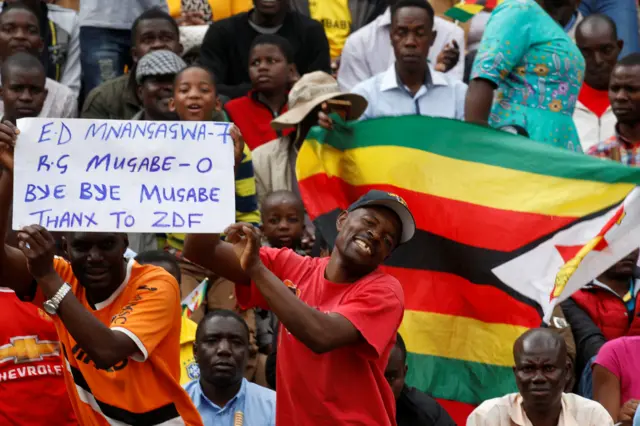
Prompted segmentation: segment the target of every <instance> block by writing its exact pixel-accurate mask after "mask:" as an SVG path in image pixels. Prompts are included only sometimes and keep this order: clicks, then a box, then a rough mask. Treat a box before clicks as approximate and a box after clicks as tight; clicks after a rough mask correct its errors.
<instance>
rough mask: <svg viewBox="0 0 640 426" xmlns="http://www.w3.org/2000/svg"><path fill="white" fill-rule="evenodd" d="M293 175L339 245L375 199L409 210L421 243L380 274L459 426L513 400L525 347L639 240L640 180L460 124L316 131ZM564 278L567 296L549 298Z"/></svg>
mask: <svg viewBox="0 0 640 426" xmlns="http://www.w3.org/2000/svg"><path fill="white" fill-rule="evenodd" d="M296 168H297V175H298V181H299V185H300V191H301V194H302V198H303V201H304V204H305V206H306V208H307V210H308V212H309V215H310V216H311V218H312V219H313V220H314V223H315V224H316V226H317V227H318V229H319V230H320V232H321V234H322V235H323V237H324V238H325V239H326V240H327V242H328V243H329V245H330V246H333V242H334V241H335V236H336V228H335V221H336V218H337V216H338V214H339V212H340V211H341V210H342V209H345V208H347V207H348V206H349V205H350V204H351V203H352V202H353V201H355V200H356V199H357V198H359V197H360V196H361V195H363V194H365V193H366V192H367V191H369V190H370V189H374V188H375V189H381V190H385V191H388V192H393V193H395V194H397V195H399V196H401V197H402V198H404V200H405V201H406V202H407V204H408V205H409V208H410V209H411V211H412V213H413V214H414V216H415V219H416V224H417V227H418V230H417V231H416V235H415V237H414V238H413V240H411V241H410V242H409V243H408V244H406V245H404V246H401V247H400V248H399V249H398V250H396V251H395V252H394V254H393V255H392V256H391V258H390V259H389V260H388V262H387V263H386V265H385V267H384V268H385V269H386V270H387V271H388V272H389V273H391V274H392V275H394V276H396V277H397V278H398V279H399V280H400V282H401V283H402V285H403V287H404V292H405V304H406V306H405V307H406V311H405V316H404V322H403V324H402V327H401V329H400V332H401V334H402V335H403V337H404V339H405V341H406V343H407V348H408V351H409V355H408V363H409V373H408V376H407V381H408V382H409V384H411V385H413V386H416V387H417V388H419V389H421V390H423V391H426V392H428V393H429V394H431V395H433V396H434V397H435V398H437V399H438V400H439V401H440V402H441V403H442V404H443V406H444V407H445V408H446V409H447V410H448V411H449V413H450V414H451V415H452V416H453V417H454V420H456V422H457V423H458V424H460V425H463V424H465V422H466V417H467V415H468V414H469V413H470V412H471V410H472V409H473V408H474V407H475V406H476V405H478V404H479V403H481V402H482V401H484V400H486V399H489V398H494V397H499V396H503V395H505V394H507V393H510V392H515V391H516V386H515V381H514V379H513V373H512V370H511V366H512V365H513V356H512V347H513V343H514V341H515V340H516V338H517V337H518V336H519V335H520V334H521V333H523V332H524V331H525V330H527V329H528V328H532V327H538V326H539V325H540V324H541V319H542V312H543V311H545V312H546V311H548V310H549V309H552V307H553V303H555V302H557V301H559V300H562V299H566V298H567V297H568V296H569V293H567V292H568V291H569V290H568V289H569V288H571V291H575V290H576V289H577V288H579V287H580V286H582V285H584V284H586V283H587V282H588V281H589V280H590V279H592V278H593V277H595V276H596V275H597V274H599V273H601V272H602V271H604V270H605V269H606V268H607V267H608V266H610V265H612V264H613V263H615V262H616V261H617V260H619V259H620V258H622V257H623V256H624V255H626V254H627V253H629V252H630V251H632V250H633V248H634V247H637V246H638V243H639V242H640V234H639V231H640V206H638V204H639V203H637V202H635V204H634V203H631V204H633V205H632V206H631V205H629V206H627V207H628V208H631V207H633V209H636V210H638V211H637V212H636V213H637V214H626V215H624V214H623V213H621V212H620V210H621V209H623V207H624V206H625V204H623V201H624V200H625V198H626V197H627V195H629V194H630V193H632V192H633V193H635V191H633V190H634V188H635V186H636V185H637V184H640V169H633V168H630V167H626V166H622V165H620V164H618V163H614V162H611V161H603V160H599V159H594V158H591V157H588V156H586V155H582V154H576V153H573V152H569V151H565V150H561V149H558V148H553V147H549V146H546V145H543V144H540V143H536V142H532V141H530V140H528V139H526V138H523V137H521V136H516V135H512V134H509V133H506V132H501V131H497V130H494V129H489V128H484V127H479V126H475V125H471V124H468V123H463V122H460V121H454V120H447V119H439V118H428V117H420V116H406V117H395V118H381V119H376V120H369V121H362V122H356V123H349V124H344V123H343V122H337V123H336V129H335V130H334V131H332V132H326V131H324V130H323V129H320V128H314V129H312V130H311V132H310V133H309V136H308V137H307V140H306V141H305V143H304V144H303V146H302V148H301V150H300V153H299V156H298V162H297V167H296ZM628 201H629V198H627V201H626V202H628ZM632 216H635V217H637V218H638V219H633V220H631V217H632ZM625 217H626V218H627V219H625ZM625 220H626V221H625ZM623 225H624V227H625V229H622V228H621V229H618V227H622V226H623ZM602 240H606V241H607V243H606V244H603V243H602V242H601V241H602ZM585 247H586V248H585ZM594 248H595V249H598V248H599V250H595V249H594ZM627 249H628V251H627V252H626V253H624V254H621V253H623V252H625V250H627ZM579 255H580V256H582V257H581V258H580V256H579ZM578 258H579V260H581V262H578V264H577V266H576V261H575V259H578ZM571 262H573V263H571ZM527 265H535V268H531V267H528V266H527ZM566 265H573V266H576V268H573V266H571V267H567V266H566ZM572 268H573V269H572ZM514 271H515V272H514ZM518 271H520V272H519V273H518ZM561 271H564V273H565V274H564V275H563V277H565V278H567V280H565V281H563V282H564V283H565V284H566V282H567V281H568V282H569V284H568V285H567V292H563V291H562V289H560V293H558V294H561V296H560V297H558V296H556V297H555V298H554V297H552V295H553V294H555V293H556V292H557V290H558V288H557V287H556V282H555V281H556V277H557V276H558V277H559V276H560V275H561V274H560V273H561ZM572 274H574V276H573V278H575V279H573V278H571V277H572ZM498 276H500V277H501V278H498ZM576 277H577V278H576ZM576 280H577V281H576ZM580 280H582V281H584V282H578V281H580ZM571 283H573V284H571ZM576 283H578V284H576ZM576 285H577V287H576Z"/></svg>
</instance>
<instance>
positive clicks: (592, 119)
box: [573, 101, 618, 152]
mask: <svg viewBox="0 0 640 426" xmlns="http://www.w3.org/2000/svg"><path fill="white" fill-rule="evenodd" d="M573 121H574V123H576V129H577V130H578V136H579V137H580V145H581V146H582V150H583V151H584V152H587V151H589V148H591V147H592V146H594V145H597V144H599V143H600V142H602V141H605V140H607V139H609V138H610V137H611V136H614V135H615V134H616V123H617V122H618V119H617V118H616V116H615V114H614V113H613V110H612V109H611V107H609V108H607V110H606V111H605V112H604V114H602V117H598V116H597V115H595V114H594V113H593V112H591V110H590V109H589V108H587V107H586V106H584V105H583V104H582V102H580V101H578V102H576V109H575V110H574V112H573Z"/></svg>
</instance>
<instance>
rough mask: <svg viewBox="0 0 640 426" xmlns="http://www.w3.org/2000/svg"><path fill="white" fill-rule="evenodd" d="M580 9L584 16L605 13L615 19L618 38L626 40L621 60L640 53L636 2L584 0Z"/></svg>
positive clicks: (626, 0) (631, 0)
mask: <svg viewBox="0 0 640 426" xmlns="http://www.w3.org/2000/svg"><path fill="white" fill-rule="evenodd" d="M579 9H580V12H581V13H582V14H583V15H584V16H588V15H591V14H593V13H603V14H605V15H607V16H609V17H610V18H611V19H613V21H614V22H615V23H616V26H617V27H618V38H620V39H622V40H624V48H623V49H622V52H620V57H621V58H622V57H624V56H626V55H628V54H630V53H636V52H640V41H638V6H637V3H636V0H582V2H581V3H580V7H579Z"/></svg>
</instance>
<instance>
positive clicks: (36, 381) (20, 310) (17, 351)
mask: <svg viewBox="0 0 640 426" xmlns="http://www.w3.org/2000/svg"><path fill="white" fill-rule="evenodd" d="M0 324H2V326H1V327H0V424H2V425H52V426H66V425H77V424H78V422H77V421H76V417H75V415H74V413H73V408H72V407H71V401H70V400H69V395H68V394H67V388H66V386H65V383H64V376H63V373H62V372H63V366H62V358H61V356H60V344H59V342H58V335H57V333H56V328H55V327H54V325H53V322H52V321H51V318H50V317H49V316H48V315H47V314H46V313H45V312H44V311H43V310H41V309H39V308H36V307H35V306H33V305H32V304H30V303H23V302H21V301H20V300H19V299H18V297H17V296H16V294H15V293H14V292H13V291H12V290H9V289H7V288H0Z"/></svg>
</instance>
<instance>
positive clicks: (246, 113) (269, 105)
mask: <svg viewBox="0 0 640 426" xmlns="http://www.w3.org/2000/svg"><path fill="white" fill-rule="evenodd" d="M293 56H294V55H293V47H292V46H291V43H289V41H288V40H287V39H285V38H283V37H281V36H279V35H275V34H263V35H260V36H258V37H256V39H255V40H254V42H253V44H252V46H251V50H250V51H249V78H250V79H251V86H252V89H251V90H250V91H249V93H248V94H247V95H246V96H243V97H241V98H237V99H234V100H232V101H229V102H228V103H227V104H226V105H225V110H226V111H227V113H228V114H229V118H230V119H231V121H233V122H234V123H235V124H236V125H237V126H238V128H239V129H240V132H242V135H243V136H244V138H245V141H246V143H247V145H248V146H249V148H251V150H254V149H256V148H257V147H259V146H260V145H262V144H265V143H267V142H269V141H272V140H274V139H276V138H277V137H279V136H285V135H287V134H289V133H291V131H292V130H293V129H286V130H283V131H282V132H276V131H275V130H273V129H272V128H271V120H273V119H274V118H275V117H277V116H279V115H280V114H282V113H284V112H286V111H287V94H288V92H289V88H290V87H291V84H293V81H294V79H295V76H296V74H297V72H296V66H295V64H294V57H293Z"/></svg>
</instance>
